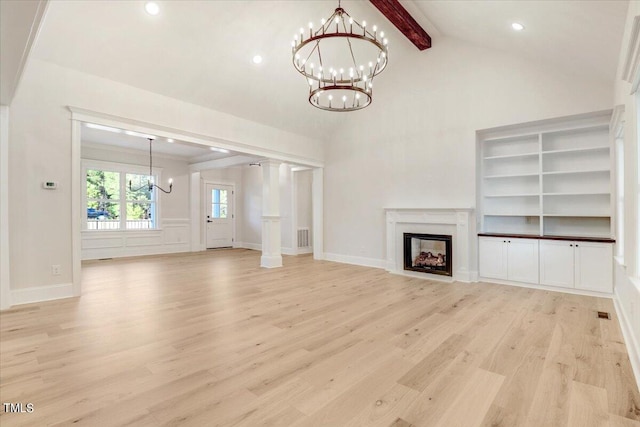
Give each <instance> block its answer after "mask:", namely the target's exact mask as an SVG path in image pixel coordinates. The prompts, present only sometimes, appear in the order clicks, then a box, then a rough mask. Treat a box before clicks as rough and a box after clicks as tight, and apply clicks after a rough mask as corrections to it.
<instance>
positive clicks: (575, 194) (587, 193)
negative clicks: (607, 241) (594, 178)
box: [487, 192, 611, 197]
mask: <svg viewBox="0 0 640 427" xmlns="http://www.w3.org/2000/svg"><path fill="white" fill-rule="evenodd" d="M610 194H611V193H609V192H593V193H589V192H571V193H542V195H543V196H608V195H610ZM487 197H488V196H487Z"/></svg>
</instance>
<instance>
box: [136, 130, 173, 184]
mask: <svg viewBox="0 0 640 427" xmlns="http://www.w3.org/2000/svg"><path fill="white" fill-rule="evenodd" d="M147 139H148V140H149V179H148V180H147V185H143V186H141V187H138V188H131V180H129V190H131V191H140V190H142V189H143V188H146V189H147V190H148V191H149V192H152V191H153V188H154V187H155V188H157V189H158V190H160V191H162V192H163V193H166V194H169V193H171V191H172V190H173V180H172V179H169V191H167V190H165V189H164V188H162V187H160V186H159V185H156V184H154V183H153V181H152V180H151V177H152V176H153V154H152V153H151V143H152V142H153V138H147Z"/></svg>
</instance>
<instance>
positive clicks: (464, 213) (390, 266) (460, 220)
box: [385, 208, 477, 282]
mask: <svg viewBox="0 0 640 427" xmlns="http://www.w3.org/2000/svg"><path fill="white" fill-rule="evenodd" d="M473 211H474V210H473V209H472V208H385V213H386V229H387V259H386V261H387V271H389V272H391V273H395V274H403V275H406V276H411V277H419V278H428V279H435V280H449V281H453V280H457V281H461V282H472V281H475V280H477V279H476V277H475V276H476V275H477V274H476V273H475V272H472V271H471V268H470V266H471V248H472V245H473V242H474V238H475V235H474V234H473V230H472V229H471V226H470V225H471V223H470V220H471V216H472V214H473ZM404 233H430V234H445V235H451V243H452V246H453V260H452V261H453V277H452V278H448V277H447V278H444V276H439V275H435V274H428V273H419V272H414V271H408V270H404V259H403V253H402V252H403V248H404V246H403V235H404Z"/></svg>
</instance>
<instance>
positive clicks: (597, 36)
mask: <svg viewBox="0 0 640 427" xmlns="http://www.w3.org/2000/svg"><path fill="white" fill-rule="evenodd" d="M414 3H415V4H416V6H417V7H418V8H419V9H420V10H421V11H422V12H423V13H424V14H425V15H426V16H427V17H429V19H430V21H431V22H432V23H434V24H435V25H436V26H437V28H438V30H439V31H440V32H441V33H442V34H443V35H445V36H449V37H455V38H458V39H461V40H465V41H468V42H470V43H474V44H477V45H480V46H486V47H491V48H495V49H500V50H504V51H508V52H512V53H514V54H518V55H523V56H526V57H528V58H530V59H533V60H535V61H542V62H548V63H551V64H555V65H557V66H560V67H562V68H564V69H565V70H567V71H569V72H572V73H581V74H584V73H591V74H592V75H593V77H595V78H598V79H601V80H605V81H607V82H610V83H611V84H613V82H614V78H615V73H616V66H617V64H618V55H619V53H620V45H621V43H622V32H623V29H624V22H625V17H626V14H627V8H628V5H629V2H628V1H616V0H605V1H597V0H589V1H577V0H573V1H559V0H555V1H522V0H519V1H508V0H497V1H496V0H490V1H443V0H430V1H415V2H414ZM513 22H519V23H521V24H523V25H524V26H525V30H524V31H521V32H515V31H513V30H512V29H511V23H513Z"/></svg>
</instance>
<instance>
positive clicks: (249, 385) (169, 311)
mask: <svg viewBox="0 0 640 427" xmlns="http://www.w3.org/2000/svg"><path fill="white" fill-rule="evenodd" d="M258 264H259V253H258V252H254V251H249V250H241V249H235V250H218V251H208V252H205V253H198V254H185V255H170V256H157V257H144V258H137V259H133V258H129V259H120V260H109V261H96V262H90V263H86V264H85V265H84V266H83V277H84V280H83V296H82V298H80V299H68V300H63V301H53V302H48V303H41V304H33V305H27V306H21V307H18V308H15V309H12V310H9V311H7V312H3V313H2V314H0V325H1V330H0V332H1V336H0V344H1V353H0V355H1V365H0V367H1V370H0V376H1V378H0V381H1V382H0V384H1V385H0V394H1V396H0V400H1V401H2V402H21V403H25V404H26V403H28V402H30V403H33V405H34V409H35V411H34V412H33V413H27V414H4V413H3V414H2V415H0V424H1V425H2V426H3V427H8V426H13V425H24V426H41V425H57V424H61V425H65V424H78V425H89V426H111V425H114V426H115V425H117V426H121V425H131V426H158V425H185V426H190V425H193V426H215V425H219V426H263V425H264V426H272V425H274V426H275V425H278V426H330V427H334V426H383V427H388V426H395V427H401V426H405V427H406V426H445V427H453V426H464V427H471V426H506V427H514V426H531V427H538V426H542V427H547V426H579V427H583V426H609V427H631V426H636V427H637V426H640V421H639V420H640V395H639V393H638V389H637V387H636V384H635V382H634V378H633V374H632V371H631V367H630V364H629V360H628V355H627V352H626V349H625V346H624V344H623V341H622V338H621V334H620V330H619V326H618V320H617V318H616V317H615V313H614V309H613V305H612V303H611V301H610V300H606V299H599V298H591V297H584V296H575V295H569V294H562V293H556V292H545V291H539V290H532V289H525V288H518V287H510V286H501V285H493V284H464V283H453V284H447V283H441V282H435V281H427V280H420V279H411V278H406V277H402V276H394V275H390V274H388V273H386V272H384V271H382V270H378V269H370V268H364V267H356V266H350V265H345V264H337V263H331V262H319V261H314V260H313V259H312V258H311V257H310V256H300V257H286V258H285V267H284V268H281V269H274V270H266V269H260V268H258V267H257V265H258ZM597 310H604V311H609V312H611V313H612V316H613V319H612V320H600V319H597V318H596V311H597Z"/></svg>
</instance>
